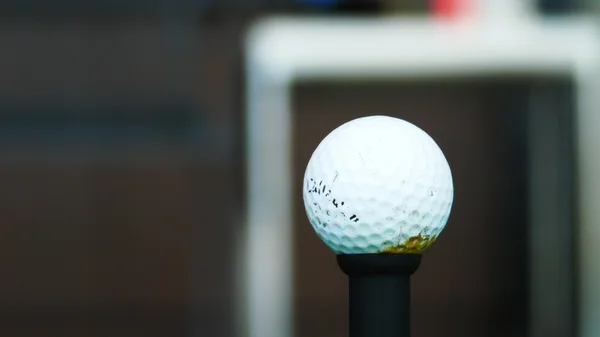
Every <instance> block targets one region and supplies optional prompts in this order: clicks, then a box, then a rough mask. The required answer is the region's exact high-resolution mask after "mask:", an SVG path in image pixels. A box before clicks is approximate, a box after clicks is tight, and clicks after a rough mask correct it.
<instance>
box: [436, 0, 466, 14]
mask: <svg viewBox="0 0 600 337" xmlns="http://www.w3.org/2000/svg"><path fill="white" fill-rule="evenodd" d="M465 8H466V6H465V1H464V0H431V2H430V12H431V14H432V15H433V16H435V17H442V18H456V17H458V16H460V15H462V14H464V12H465Z"/></svg>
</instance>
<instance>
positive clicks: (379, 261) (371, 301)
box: [337, 254, 421, 337]
mask: <svg viewBox="0 0 600 337" xmlns="http://www.w3.org/2000/svg"><path fill="white" fill-rule="evenodd" d="M337 261H338V264H339V266H340V268H341V269H342V271H343V272H344V273H345V274H346V275H348V277H349V285H350V289H349V296H350V317H349V318H350V337H373V336H377V337H410V276H411V275H412V274H413V273H414V272H415V271H416V270H417V268H418V267H419V264H420V263H421V255H418V254H355V255H353V254H348V255H338V257H337Z"/></svg>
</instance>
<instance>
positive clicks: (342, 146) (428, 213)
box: [303, 116, 454, 254]
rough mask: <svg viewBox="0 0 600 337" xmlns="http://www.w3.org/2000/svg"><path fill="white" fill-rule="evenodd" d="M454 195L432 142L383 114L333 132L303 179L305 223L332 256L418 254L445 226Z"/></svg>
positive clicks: (443, 160) (449, 176) (441, 156)
mask: <svg viewBox="0 0 600 337" xmlns="http://www.w3.org/2000/svg"><path fill="white" fill-rule="evenodd" d="M453 197H454V187H453V183H452V174H451V172H450V167H449V166H448V162H447V161H446V158H445V157H444V154H443V153H442V151H441V149H440V148H439V147H438V145H437V144H436V143H435V141H434V140H433V139H432V138H431V137H430V136H429V135H428V134H427V133H425V132H424V131H423V130H421V129H420V128H418V127H416V126H415V125H413V124H411V123H409V122H406V121H404V120H401V119H398V118H393V117H387V116H370V117H363V118H358V119H355V120H352V121H350V122H347V123H345V124H343V125H341V126H340V127H338V128H337V129H335V130H333V131H332V132H331V133H330V134H329V135H327V137H325V139H323V140H322V141H321V143H320V144H319V146H318V147H317V149H316V150H315V152H314V153H313V154H312V157H311V158H310V161H309V163H308V166H307V167H306V172H305V174H304V181H303V199H304V206H305V208H306V214H307V216H308V219H309V221H310V223H311V225H312V226H313V228H314V230H315V231H316V233H317V235H318V236H319V237H320V238H321V239H322V240H323V241H324V242H325V244H327V246H329V248H331V249H332V250H333V251H334V252H335V253H336V254H369V253H416V254H419V253H422V252H423V250H425V249H426V248H427V247H428V246H429V245H431V243H433V241H435V239H436V238H437V237H438V235H439V234H440V232H441V231H442V229H443V228H444V226H445V225H446V222H447V221H448V217H449V215H450V208H451V207H452V200H453Z"/></svg>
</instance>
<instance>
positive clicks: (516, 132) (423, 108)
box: [0, 0, 600, 337]
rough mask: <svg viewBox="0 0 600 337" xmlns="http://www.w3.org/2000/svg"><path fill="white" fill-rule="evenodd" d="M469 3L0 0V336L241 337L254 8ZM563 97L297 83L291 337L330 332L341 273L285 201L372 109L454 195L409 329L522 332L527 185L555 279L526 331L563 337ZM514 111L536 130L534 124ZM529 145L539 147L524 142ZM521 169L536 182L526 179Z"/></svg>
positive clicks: (568, 196) (369, 13)
mask: <svg viewBox="0 0 600 337" xmlns="http://www.w3.org/2000/svg"><path fill="white" fill-rule="evenodd" d="M531 6H532V8H533V11H534V12H535V13H537V14H538V15H540V16H543V17H548V18H557V17H562V16H573V15H581V14H592V15H595V13H596V7H597V3H596V2H595V1H592V0H589V1H587V2H586V1H584V0H538V1H533V2H531ZM468 7H469V6H468V4H466V7H463V6H462V4H461V3H460V2H458V1H442V0H437V1H430V2H425V1H415V0H364V1H351V0H245V1H242V0H237V1H234V0H228V1H225V0H194V1H192V0H171V1H166V0H164V1H154V2H144V1H137V0H121V1H106V0H105V1H102V0H88V1H69V0H57V1H41V0H28V1H22V0H3V1H2V2H1V3H0V16H1V20H0V186H2V188H0V201H1V202H0V336H3V337H4V336H5V337H54V336H56V337H58V336H61V337H69V336H78V337H83V336H90V337H92V336H94V337H101V336H106V337H108V336H110V337H136V336H149V337H150V336H156V337H159V336H161V337H162V336H169V337H177V336H181V337H183V336H186V337H187V336H198V337H200V336H202V337H204V336H206V337H213V336H214V337H234V336H236V337H237V336H240V337H241V336H245V334H246V333H247V331H244V328H240V326H243V325H244V323H241V322H242V321H243V318H240V312H242V311H243V310H240V308H241V307H243V306H244V300H243V298H242V297H241V295H240V292H239V288H240V284H239V283H240V279H241V280H243V278H240V275H239V273H238V271H239V270H240V266H239V263H240V262H239V258H238V254H239V247H237V245H238V244H239V243H240V242H242V241H244V238H243V235H244V233H245V232H244V226H245V224H246V222H245V212H246V205H247V204H248V200H246V192H247V183H248V181H247V179H246V168H247V156H246V155H247V152H246V145H247V144H246V142H247V141H246V136H247V135H246V128H247V125H248V123H251V122H252V120H251V118H252V116H247V115H246V112H247V109H246V105H245V104H246V85H245V83H246V79H247V71H248V69H246V67H245V62H244V58H245V55H246V50H245V46H246V45H245V41H246V34H247V33H248V30H249V28H250V27H251V26H252V24H253V23H254V22H257V20H260V19H261V18H264V17H269V16H272V15H286V16H294V17H313V16H319V17H325V18H327V17H332V18H333V17H341V16H344V17H345V16H351V17H353V16H360V17H368V18H378V17H382V18H383V17H386V18H389V17H399V18H413V17H443V18H445V19H448V20H460V17H461V15H463V14H462V10H463V8H468ZM573 95H574V86H573V84H572V81H571V79H570V78H569V77H568V76H565V77H560V76H558V77H557V76H554V77H544V78H531V77H527V76H522V77H519V76H516V77H515V76H510V77H504V76H502V75H498V76H495V77H486V78H485V79H460V78H458V79H445V80H439V81H437V80H433V81H428V82H426V83H425V82H420V81H408V80H403V81H385V82H381V81H379V82H378V81H360V82H356V81H350V80H349V81H346V82H344V81H335V82H331V83H330V82H327V81H318V82H303V83H299V84H298V85H295V86H294V88H293V100H292V101H293V106H292V111H293V117H292V121H291V125H292V149H293V153H292V154H291V157H292V164H293V165H292V166H293V172H292V176H293V181H292V182H293V186H292V193H293V206H292V209H293V219H294V223H293V227H292V228H293V239H292V242H291V249H292V251H293V255H292V256H293V263H292V269H293V270H294V273H293V275H292V276H291V277H292V278H293V289H292V290H293V293H292V299H293V301H292V305H293V315H294V316H293V326H292V330H293V333H294V335H295V336H297V337H319V336H347V335H348V331H347V318H346V314H347V298H346V292H347V284H346V282H347V280H346V278H345V276H344V275H343V274H342V273H341V271H339V269H338V267H337V265H336V262H335V257H334V256H333V254H332V253H331V252H330V251H329V250H328V249H327V248H326V246H325V245H324V244H322V243H321V242H320V241H319V239H318V238H317V237H316V235H314V233H313V231H312V228H311V227H310V226H309V224H308V221H307V220H306V217H305V215H304V208H303V205H302V199H301V198H300V195H301V189H300V182H301V180H302V175H303V173H304V167H305V165H306V163H307V162H308V159H309V158H310V155H311V153H312V151H313V150H314V148H315V147H316V145H317V144H318V143H319V141H320V140H321V139H322V138H323V137H324V136H325V135H326V134H327V133H328V132H329V131H330V130H332V129H333V128H335V127H336V126H338V125H339V124H341V123H343V122H345V121H348V120H350V119H352V118H356V117H359V116H363V115H367V114H374V113H381V114H387V115H393V116H396V117H400V118H404V119H407V120H409V121H411V122H413V123H415V124H417V125H419V126H420V127H422V128H423V129H425V130H426V131H427V132H428V133H429V134H430V135H431V136H432V137H433V138H434V139H435V140H436V141H437V142H438V143H439V144H440V146H441V148H442V149H443V150H444V152H445V154H446V157H447V158H448V160H449V162H450V165H451V167H452V170H453V174H454V179H455V188H456V190H457V193H456V200H455V206H454V208H453V211H452V216H451V220H450V222H449V224H448V227H447V229H446V230H445V231H444V234H443V235H442V236H441V237H440V239H439V240H438V242H437V243H436V244H435V245H434V246H433V247H432V248H430V250H428V252H427V257H426V258H425V259H424V262H423V264H422V267H421V268H420V270H419V271H418V273H417V274H415V276H414V278H413V300H414V303H413V309H414V311H413V322H414V327H413V331H414V335H415V336H417V337H434V336H445V337H452V336H456V337H458V336H477V337H496V336H497V337H501V336H502V337H509V336H514V337H517V336H523V337H525V336H534V335H536V333H532V329H531V322H532V320H533V318H532V314H531V307H532V305H531V302H530V295H531V287H530V283H531V279H530V272H529V271H530V270H531V268H533V267H532V266H531V263H530V260H531V259H530V257H531V250H532V247H531V244H532V243H531V240H530V234H531V231H532V229H531V226H530V224H531V217H532V212H531V211H530V210H531V208H530V207H531V195H532V193H533V192H532V191H531V189H530V186H532V184H534V183H536V184H541V185H543V186H546V187H547V190H544V189H542V190H541V191H540V190H536V191H537V192H535V193H537V194H535V195H537V196H540V197H544V196H546V197H547V198H550V199H551V200H550V201H548V200H546V201H547V202H548V203H549V204H551V205H554V206H555V207H552V212H550V214H552V216H550V217H549V218H548V219H547V220H548V223H550V225H549V226H553V227H552V228H554V229H553V233H555V234H556V235H549V236H548V238H547V240H546V241H545V243H546V244H547V246H549V247H560V250H559V251H560V252H561V253H560V254H558V255H552V254H551V255H545V257H543V259H544V258H545V261H546V263H547V264H549V265H556V266H558V267H556V268H559V269H558V272H560V273H562V274H561V275H565V276H564V279H561V280H560V284H557V285H556V287H555V288H554V289H560V293H553V295H552V296H558V297H560V298H561V301H562V302H560V301H559V304H561V305H560V307H559V308H555V309H556V310H554V311H552V312H554V313H555V314H556V313H558V314H557V316H548V317H546V318H542V322H543V321H544V319H546V320H548V323H549V326H552V327H553V328H552V329H551V330H552V331H549V332H547V334H541V335H544V336H550V337H552V336H556V337H559V336H564V337H567V336H574V335H575V334H576V332H577V327H576V326H577V324H576V322H577V317H578V316H577V303H576V302H577V297H576V296H575V294H577V291H578V289H577V287H576V282H575V281H576V276H575V275H576V273H575V272H576V267H577V263H576V262H575V261H576V257H575V253H574V248H573V246H574V242H575V235H574V231H575V228H576V221H575V219H576V215H575V212H574V208H575V205H574V198H573V193H574V192H573V191H575V190H576V185H575V183H574V181H575V176H574V160H573V159H574V157H575V154H574V149H573V144H574V136H573V134H574V130H573V124H574V123H573V111H574V102H573ZM532 101H533V102H535V104H533V105H532V103H531V102H532ZM532 107H533V108H532ZM536 107H537V108H536ZM532 121H534V122H533V123H534V124H540V125H546V127H545V129H544V130H549V131H548V132H550V135H548V134H547V133H541V134H540V133H539V132H538V133H536V132H537V131H536V130H537V129H533V128H532V127H531V125H532ZM544 132H545V131H544ZM532 137H534V139H537V142H538V143H537V144H538V145H539V144H542V145H541V146H538V147H533V149H534V150H535V151H537V152H535V151H533V150H532V146H531V139H532ZM535 137H537V138H535ZM546 137H548V138H546ZM544 146H546V147H544ZM540 149H541V150H540ZM540 151H541V152H540ZM540 157H541V158H545V159H543V160H541V161H535V162H533V161H532V160H531V158H540ZM532 170H538V171H532ZM532 172H533V173H532ZM535 172H539V175H540V176H542V177H547V180H543V179H542V180H536V181H532V179H533V178H532V177H534V176H535V175H536V173H535ZM548 203H546V204H545V205H548ZM599 258H600V257H599ZM558 260H560V261H559V262H556V261H558ZM560 268H562V269H560ZM242 269H243V268H242ZM569 275H572V276H569ZM242 282H243V281H242ZM242 287H243V285H242ZM552 303H553V304H548V305H557V304H556V303H557V302H556V301H554V302H552ZM538 318H539V317H538ZM537 324H538V325H539V321H538V323H537ZM538 333H539V331H538ZM599 334H600V332H599ZM541 335H540V336H541ZM252 337H254V336H252ZM256 337H258V336H256ZM281 337H289V336H281Z"/></svg>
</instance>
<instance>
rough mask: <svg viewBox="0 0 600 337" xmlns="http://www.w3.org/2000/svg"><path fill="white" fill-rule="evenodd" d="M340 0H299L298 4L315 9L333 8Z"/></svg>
mask: <svg viewBox="0 0 600 337" xmlns="http://www.w3.org/2000/svg"><path fill="white" fill-rule="evenodd" d="M341 1H342V0H300V2H302V3H304V4H307V5H310V6H315V7H333V6H335V5H337V4H339V3H340V2H341Z"/></svg>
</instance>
